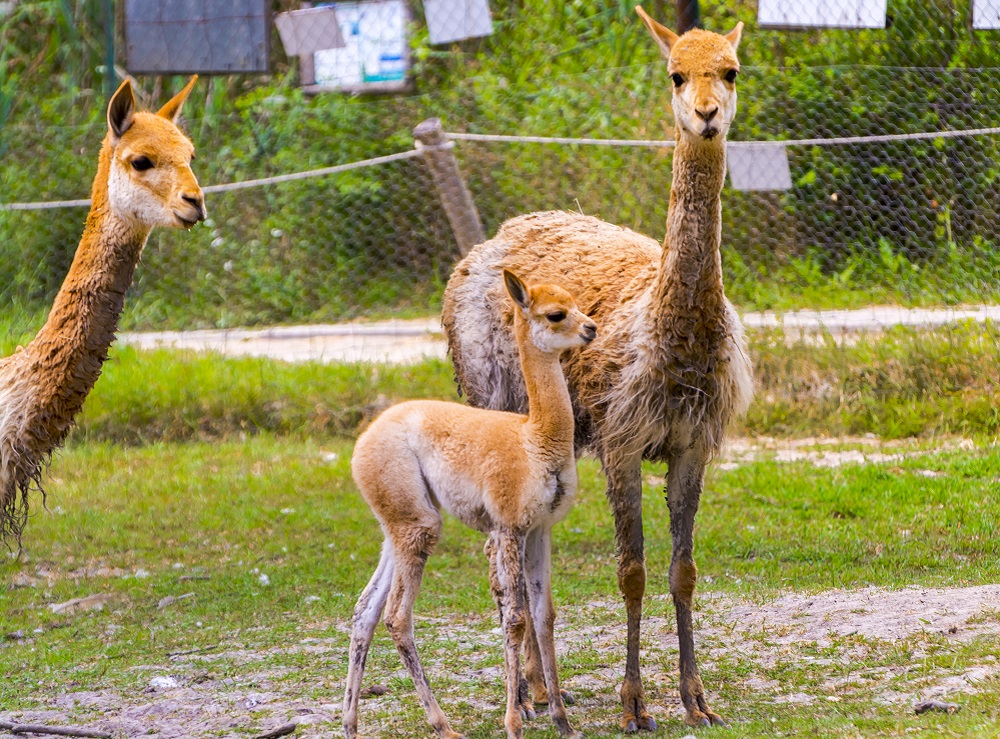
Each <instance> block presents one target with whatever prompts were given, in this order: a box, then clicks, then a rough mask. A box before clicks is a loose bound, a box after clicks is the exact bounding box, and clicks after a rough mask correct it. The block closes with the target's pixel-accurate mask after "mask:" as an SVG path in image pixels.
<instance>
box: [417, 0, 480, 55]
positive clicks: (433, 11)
mask: <svg viewBox="0 0 1000 739" xmlns="http://www.w3.org/2000/svg"><path fill="white" fill-rule="evenodd" d="M424 12H425V13H426V14H427V30H428V32H429V33H430V37H431V43H432V44H449V43H451V42H452V41H461V40H462V39H467V38H477V37H479V36H489V35H490V34H491V33H493V19H492V18H491V17H490V3H489V0H424Z"/></svg>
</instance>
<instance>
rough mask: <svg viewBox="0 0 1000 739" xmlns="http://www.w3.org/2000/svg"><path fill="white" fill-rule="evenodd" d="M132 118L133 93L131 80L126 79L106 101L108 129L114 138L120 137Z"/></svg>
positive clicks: (133, 109)
mask: <svg viewBox="0 0 1000 739" xmlns="http://www.w3.org/2000/svg"><path fill="white" fill-rule="evenodd" d="M134 120H135V95H133V94H132V80H131V79H126V80H125V81H124V82H122V83H121V85H119V86H118V89H117V90H116V91H115V94H114V95H112V96H111V102H110V103H108V130H109V131H111V134H112V135H113V136H114V137H115V138H116V139H120V138H121V137H122V135H123V134H124V133H125V132H126V131H128V130H129V128H131V127H132V122H133V121H134Z"/></svg>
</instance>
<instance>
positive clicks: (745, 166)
mask: <svg viewBox="0 0 1000 739" xmlns="http://www.w3.org/2000/svg"><path fill="white" fill-rule="evenodd" d="M726 161H727V163H728V164H729V181H730V183H732V185H733V189H735V190H791V189H792V173H791V171H790V170H789V169H788V153H787V152H786V151H785V146H784V144H782V143H780V142H774V143H772V142H770V141H767V142H764V141H760V142H758V141H754V142H752V143H751V142H746V143H741V142H730V144H729V147H728V150H727V151H726Z"/></svg>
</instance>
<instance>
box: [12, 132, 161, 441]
mask: <svg viewBox="0 0 1000 739" xmlns="http://www.w3.org/2000/svg"><path fill="white" fill-rule="evenodd" d="M110 167H111V148H110V145H109V143H108V141H105V142H104V145H103V146H102V148H101V155H100V160H99V163H98V170H97V176H96V178H95V179H94V185H93V188H92V191H91V199H92V200H91V202H92V204H91V209H90V213H89V215H88V216H87V223H86V226H85V228H84V232H83V237H82V238H81V239H80V245H79V247H77V251H76V255H75V257H74V258H73V264H72V266H71V267H70V270H69V274H68V275H67V276H66V279H65V281H64V282H63V285H62V288H61V289H60V290H59V294H58V295H57V296H56V299H55V302H54V304H53V306H52V310H51V311H50V312H49V317H48V320H46V322H45V325H44V326H43V327H42V329H41V331H39V332H38V335H37V336H36V337H35V339H34V340H33V341H32V342H31V343H30V344H29V345H28V346H27V347H25V350H24V352H25V355H26V359H27V360H28V370H27V371H28V372H29V373H30V376H31V378H32V383H33V384H34V387H33V388H32V390H33V395H34V398H35V402H34V403H33V406H34V412H32V413H30V414H29V418H28V419H26V420H27V421H28V428H26V429H25V431H26V432H27V433H28V434H30V435H31V436H33V437H34V438H35V439H36V440H38V441H40V442H48V443H51V445H52V447H54V446H55V445H57V444H58V443H59V442H60V441H61V440H62V438H63V437H64V436H65V434H66V432H67V431H68V430H69V427H70V425H71V424H72V421H73V417H74V416H75V415H76V413H77V412H79V410H80V409H81V407H82V406H83V402H84V400H86V397H87V394H88V393H89V392H90V390H91V389H92V388H93V387H94V384H95V383H96V382H97V378H98V377H99V376H100V374H101V366H102V364H103V363H104V361H105V360H106V359H107V357H108V349H109V347H110V346H111V343H112V342H113V341H114V338H115V332H116V331H117V329H118V320H119V318H120V317H121V313H122V309H123V307H124V303H125V293H126V291H127V290H128V288H129V285H131V283H132V275H133V273H134V272H135V267H136V264H137V263H138V261H139V256H140V254H141V253H142V247H143V246H144V244H145V243H146V239H147V238H148V237H149V232H150V228H149V227H147V226H142V225H139V224H136V223H134V222H129V221H125V220H123V219H121V218H119V217H118V216H116V215H115V214H114V213H112V212H111V209H110V206H109V203H108V175H109V173H110Z"/></svg>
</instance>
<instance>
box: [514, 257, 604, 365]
mask: <svg viewBox="0 0 1000 739" xmlns="http://www.w3.org/2000/svg"><path fill="white" fill-rule="evenodd" d="M503 280H504V284H505V285H506V286H507V293H508V294H509V295H510V298H511V300H513V301H514V305H515V313H517V314H518V315H520V317H521V319H522V320H523V321H524V325H526V326H527V328H528V331H529V336H530V339H531V343H532V344H534V345H535V346H536V347H538V348H539V349H540V350H541V351H543V352H546V353H558V352H563V351H566V350H567V349H574V348H576V347H579V346H586V345H587V344H589V343H590V342H592V341H593V340H594V339H595V338H597V324H596V323H594V322H593V321H592V320H591V319H590V318H589V317H588V316H586V315H585V314H584V313H583V312H582V311H581V310H580V309H579V308H577V307H576V301H575V300H574V299H573V296H572V295H570V294H569V293H568V292H567V291H566V290H564V289H563V288H561V287H559V286H558V285H532V286H531V287H528V286H527V285H525V284H524V282H522V281H521V278H519V277H518V276H517V275H515V274H514V273H513V272H511V271H510V270H506V269H505V270H504V271H503Z"/></svg>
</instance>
